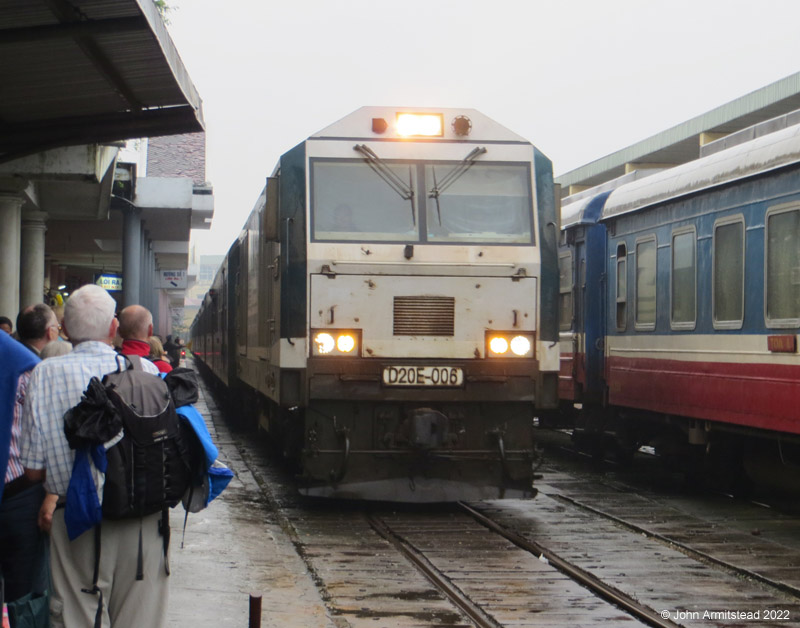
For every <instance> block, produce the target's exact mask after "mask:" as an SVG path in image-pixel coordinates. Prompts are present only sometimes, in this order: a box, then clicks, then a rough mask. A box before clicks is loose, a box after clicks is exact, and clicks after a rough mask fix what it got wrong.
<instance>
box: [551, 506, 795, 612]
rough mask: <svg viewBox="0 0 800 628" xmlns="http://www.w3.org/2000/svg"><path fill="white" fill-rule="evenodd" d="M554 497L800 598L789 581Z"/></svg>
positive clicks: (698, 559) (599, 511)
mask: <svg viewBox="0 0 800 628" xmlns="http://www.w3.org/2000/svg"><path fill="white" fill-rule="evenodd" d="M549 497H552V498H553V499H556V500H560V501H563V502H566V503H568V504H572V505H573V506H575V507H576V508H580V509H581V510H585V511H586V512H591V513H592V514H595V515H598V516H600V517H603V518H605V519H608V520H609V521H613V522H614V523H616V524H617V525H620V526H622V527H624V528H627V529H628V530H631V531H633V532H636V533H637V534H641V535H643V536H646V537H648V538H651V539H655V540H657V541H659V542H661V543H664V544H665V545H668V546H670V547H673V548H675V549H676V550H678V551H679V552H681V553H683V554H685V555H686V556H688V557H689V558H693V559H694V560H696V561H698V562H705V563H710V564H712V565H716V566H717V567H721V568H722V569H724V570H726V571H729V572H731V573H733V574H735V575H737V576H740V577H745V578H750V579H751V580H755V581H757V582H760V583H761V584H764V585H766V586H770V587H773V588H774V589H777V590H778V591H782V592H783V593H787V594H789V595H791V596H793V597H795V598H798V599H800V588H798V587H796V586H794V585H792V584H789V583H788V582H780V581H778V580H774V579H772V578H770V577H769V576H764V575H762V574H760V573H758V572H757V571H752V570H750V569H747V568H746V567H740V566H738V565H734V564H733V563H729V562H728V561H725V560H722V559H721V558H716V557H715V556H712V555H711V554H709V553H707V552H703V551H701V550H698V549H695V548H693V547H692V546H691V545H687V544H686V543H682V542H681V541H677V540H675V539H673V538H670V537H669V536H667V535H665V534H661V533H660V532H653V531H652V530H648V529H647V528H644V527H642V526H640V525H638V524H636V523H632V522H630V521H627V520H625V519H622V518H621V517H617V516H616V515H612V514H611V513H607V512H604V511H602V510H600V509H599V508H595V507H594V506H590V505H589V504H585V503H583V502H582V501H580V500H578V499H574V498H572V497H567V496H566V495H555V494H554V495H549Z"/></svg>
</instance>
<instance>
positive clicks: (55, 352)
mask: <svg viewBox="0 0 800 628" xmlns="http://www.w3.org/2000/svg"><path fill="white" fill-rule="evenodd" d="M70 351H72V343H71V342H68V341H66V340H58V341H56V342H50V343H48V344H46V345H45V346H44V348H43V349H42V350H41V352H39V357H40V358H42V360H46V359H47V358H57V357H58V356H60V355H67V354H68V353H69V352H70Z"/></svg>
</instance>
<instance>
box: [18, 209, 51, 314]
mask: <svg viewBox="0 0 800 628" xmlns="http://www.w3.org/2000/svg"><path fill="white" fill-rule="evenodd" d="M46 220H47V213H46V212H25V213H24V214H23V215H22V237H21V243H22V248H21V257H20V264H21V269H20V270H21V276H20V282H19V295H20V298H19V301H20V303H19V304H20V309H21V308H24V307H28V306H29V305H33V304H34V303H41V302H42V299H43V298H44V275H45V272H44V234H45V232H46V231H47V226H46V225H45V221H46Z"/></svg>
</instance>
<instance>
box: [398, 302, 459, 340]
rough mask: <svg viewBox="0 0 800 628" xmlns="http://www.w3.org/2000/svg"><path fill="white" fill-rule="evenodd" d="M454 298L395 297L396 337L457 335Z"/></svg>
mask: <svg viewBox="0 0 800 628" xmlns="http://www.w3.org/2000/svg"><path fill="white" fill-rule="evenodd" d="M455 311H456V300H455V299H454V298H453V297H395V298H394V335H395V336H453V335H455Z"/></svg>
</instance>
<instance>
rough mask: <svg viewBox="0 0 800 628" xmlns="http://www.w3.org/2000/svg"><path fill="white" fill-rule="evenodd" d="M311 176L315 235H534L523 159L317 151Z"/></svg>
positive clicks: (515, 238)
mask: <svg viewBox="0 0 800 628" xmlns="http://www.w3.org/2000/svg"><path fill="white" fill-rule="evenodd" d="M476 150H478V149H476ZM473 152H474V151H473ZM484 152H485V149H484ZM377 163H379V164H380V167H378V166H377V165H376V164H377ZM311 181H312V184H311V188H312V194H311V203H312V216H311V221H312V233H313V236H312V240H314V241H319V242H325V241H332V242H338V241H359V242H363V241H380V242H431V243H433V242H439V243H451V244H463V243H475V244H500V245H508V244H532V243H533V241H534V238H533V225H532V219H533V211H532V207H533V205H532V195H531V179H530V167H529V165H528V164H525V163H513V162H507V163H503V162H475V161H474V160H473V161H467V160H464V161H462V162H452V161H417V162H406V161H386V160H380V161H379V162H376V161H375V160H374V158H373V159H370V158H365V159H363V160H358V159H353V160H342V159H338V160H330V159H312V160H311ZM415 190H422V191H423V193H415ZM415 199H418V202H415Z"/></svg>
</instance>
